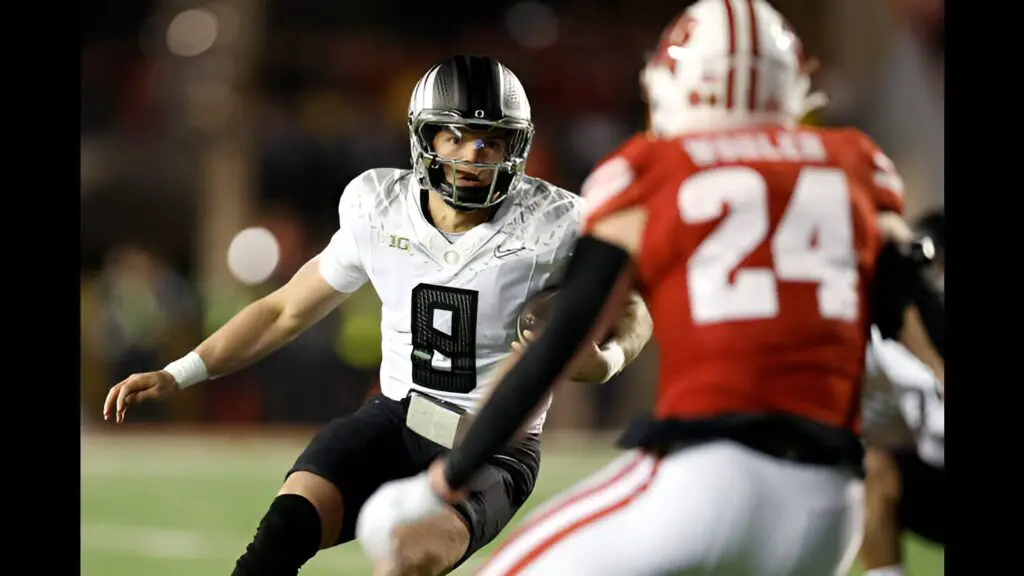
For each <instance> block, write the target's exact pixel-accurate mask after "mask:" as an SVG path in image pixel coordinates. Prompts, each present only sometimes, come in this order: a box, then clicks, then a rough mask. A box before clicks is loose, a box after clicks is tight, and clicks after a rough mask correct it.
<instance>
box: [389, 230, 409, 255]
mask: <svg viewBox="0 0 1024 576" xmlns="http://www.w3.org/2000/svg"><path fill="white" fill-rule="evenodd" d="M388 248H397V249H398V250H403V251H406V252H408V251H409V239H408V238H405V237H402V236H395V235H394V234H388Z"/></svg>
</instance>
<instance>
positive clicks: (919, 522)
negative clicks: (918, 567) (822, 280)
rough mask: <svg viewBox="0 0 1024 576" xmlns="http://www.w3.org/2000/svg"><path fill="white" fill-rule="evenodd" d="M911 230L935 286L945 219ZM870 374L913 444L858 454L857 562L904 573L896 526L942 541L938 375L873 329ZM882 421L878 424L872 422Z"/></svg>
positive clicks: (883, 572)
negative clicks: (928, 251)
mask: <svg viewBox="0 0 1024 576" xmlns="http://www.w3.org/2000/svg"><path fill="white" fill-rule="evenodd" d="M917 230H918V233H919V234H920V235H922V236H927V237H929V238H931V239H932V241H933V245H934V246H935V247H936V255H935V259H934V265H933V266H932V267H931V268H930V270H929V273H930V275H931V280H932V281H933V283H934V286H935V288H936V290H937V291H938V292H940V293H942V292H944V287H945V266H944V263H945V217H944V216H943V214H942V213H941V212H936V213H932V214H929V215H927V216H926V217H925V218H923V219H922V220H921V222H920V223H919V224H918V225H917ZM867 370H868V372H869V373H872V372H874V373H879V372H880V373H882V374H883V375H884V376H885V378H886V379H887V380H888V381H889V382H890V383H891V384H892V392H893V393H894V394H895V400H896V402H897V405H898V406H899V413H900V414H902V416H903V419H904V421H905V422H906V424H907V427H908V428H910V431H911V432H912V433H913V436H914V442H915V445H913V446H907V447H902V446H901V447H895V448H885V447H875V446H869V447H868V449H867V451H866V455H865V468H866V469H867V479H866V482H865V502H866V512H867V513H866V515H865V525H864V541H863V543H862V544H861V549H860V562H861V566H862V568H863V569H864V570H865V576H903V574H904V572H903V563H902V547H903V546H902V542H903V531H904V530H909V531H911V532H913V533H915V534H917V535H918V536H921V537H923V538H925V539H927V540H930V541H932V542H934V543H936V544H938V545H940V546H945V545H946V521H945V510H946V506H945V505H944V503H945V501H946V499H947V497H948V483H947V480H946V450H945V427H946V426H945V423H946V418H945V413H946V408H945V399H944V398H945V394H944V388H943V386H944V384H943V383H944V379H940V378H939V377H938V376H937V375H936V373H935V371H933V369H932V368H930V367H929V366H926V365H925V364H924V363H923V362H921V361H920V360H918V358H917V357H916V356H914V355H913V354H911V353H910V352H909V351H908V350H907V349H906V348H905V347H904V346H903V345H902V344H900V343H899V342H896V341H894V340H889V339H884V338H882V336H881V334H880V332H879V331H878V329H877V328H873V329H872V337H871V345H870V347H869V349H868V354H867ZM879 424H881V422H880V423H879Z"/></svg>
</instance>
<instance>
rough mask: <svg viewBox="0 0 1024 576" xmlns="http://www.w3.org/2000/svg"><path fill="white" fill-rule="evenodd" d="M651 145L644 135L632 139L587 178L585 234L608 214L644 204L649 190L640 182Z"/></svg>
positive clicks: (602, 162)
mask: <svg viewBox="0 0 1024 576" xmlns="http://www.w3.org/2000/svg"><path fill="white" fill-rule="evenodd" d="M650 142H651V141H650V140H649V139H648V138H647V137H646V136H645V135H643V134H637V135H635V136H633V137H632V138H630V139H629V140H627V141H626V143H625V144H623V145H622V146H620V147H619V149H618V150H616V151H615V152H613V153H612V154H610V155H608V157H606V158H605V159H604V160H602V161H601V162H600V163H599V164H598V165H597V167H596V168H594V170H593V171H592V172H591V173H590V175H589V176H587V179H586V180H585V181H584V182H583V187H582V189H581V190H580V196H582V197H583V206H584V208H583V233H584V234H586V233H587V232H589V231H590V229H591V227H592V226H593V224H594V223H595V222H597V221H598V220H601V219H602V218H604V217H606V216H608V215H609V214H613V213H615V212H618V211H620V210H624V209H626V208H629V207H630V206H635V205H637V204H642V203H643V202H644V196H645V192H644V190H645V188H646V187H641V186H640V184H641V182H640V180H641V174H642V173H643V170H644V167H645V159H646V157H647V156H648V149H649V147H650Z"/></svg>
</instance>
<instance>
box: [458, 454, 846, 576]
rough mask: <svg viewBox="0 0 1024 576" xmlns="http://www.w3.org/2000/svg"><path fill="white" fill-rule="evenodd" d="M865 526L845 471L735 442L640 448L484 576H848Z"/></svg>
mask: <svg viewBox="0 0 1024 576" xmlns="http://www.w3.org/2000/svg"><path fill="white" fill-rule="evenodd" d="M862 519H863V483H862V482H861V480H859V479H858V478H856V477H855V476H854V475H852V474H851V473H849V472H845V471H841V470H837V469H834V468H828V467H822V466H810V465H806V464H796V463H793V462H789V461H784V460H780V459H776V458H771V457H769V456H766V455H764V454H761V453H759V452H756V451H754V450H751V449H749V448H747V447H745V446H741V445H739V444H736V443H733V442H728V441H719V442H712V443H708V444H703V445H699V446H694V447H690V448H685V449H682V450H678V451H676V452H673V453H670V454H668V455H667V456H664V457H662V458H660V459H659V458H656V457H654V456H651V455H648V454H645V453H643V452H641V451H639V450H632V451H629V452H627V453H626V454H625V455H624V456H622V457H621V458H618V459H617V460H615V461H614V462H612V463H611V464H610V465H609V466H607V467H606V468H605V469H604V470H602V471H600V472H598V473H597V474H595V475H593V476H592V477H590V478H588V479H586V480H584V481H583V482H581V483H580V484H578V485H577V486H575V487H573V488H571V489H570V490H569V491H568V492H566V493H565V494H564V495H562V496H559V497H557V498H555V499H553V500H552V501H551V502H549V503H546V504H545V505H543V506H542V507H541V508H540V509H539V510H537V511H536V512H534V513H533V514H531V515H530V517H529V518H527V520H526V521H525V522H524V523H523V525H522V526H521V527H520V528H519V529H518V530H517V531H516V532H515V533H513V534H512V535H511V536H510V537H509V538H508V539H507V541H505V542H504V544H503V545H502V546H501V547H500V548H499V549H498V550H497V551H496V552H495V553H494V554H493V555H492V556H491V558H490V559H489V560H488V561H487V563H486V564H485V565H484V566H483V567H482V568H480V570H479V571H478V572H477V574H478V576H497V575H503V576H511V575H519V576H655V575H658V576H661V575H665V576H668V575H672V576H676V575H678V576H688V575H691V574H702V575H722V576H726V575H728V576H748V575H749V576H830V575H833V574H839V575H845V574H846V572H847V571H848V570H849V568H850V565H851V564H852V563H853V560H854V558H855V557H856V554H857V549H858V547H859V546H860V541H861V535H862V534H861V521H862Z"/></svg>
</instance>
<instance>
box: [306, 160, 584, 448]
mask: <svg viewBox="0 0 1024 576" xmlns="http://www.w3.org/2000/svg"><path fill="white" fill-rule="evenodd" d="M421 194H422V192H421V189H420V186H419V184H418V183H417V182H416V178H415V177H413V174H412V171H411V170H399V169H393V168H377V169H373V170H369V171H367V172H364V173H363V174H362V175H360V176H359V177H357V178H356V179H354V180H352V182H351V183H349V185H348V186H347V187H346V188H345V191H344V192H343V193H342V195H341V201H340V202H339V204H338V217H339V221H340V227H339V229H338V231H337V232H336V233H335V234H334V237H333V238H332V239H331V242H330V244H328V246H327V248H326V249H324V251H323V252H322V253H321V254H320V256H319V259H320V273H321V274H322V275H323V277H324V279H325V280H326V281H327V282H328V283H330V284H331V286H333V287H334V288H335V289H336V290H338V291H339V292H345V293H351V292H354V291H355V290H357V289H358V288H359V287H360V286H362V285H363V283H365V282H366V281H367V280H369V281H370V282H371V283H372V284H373V287H374V289H376V291H377V294H378V296H379V297H380V300H381V304H382V311H381V349H382V350H381V352H382V360H381V367H380V387H381V392H382V393H383V394H384V395H385V396H387V397H389V398H392V399H395V400H401V399H402V398H404V397H405V396H406V395H407V394H408V392H409V390H418V391H422V392H424V393H427V394H431V395H433V396H436V397H438V398H442V399H444V400H448V401H449V402H453V403H455V404H458V405H459V406H461V407H463V408H465V409H467V410H470V411H473V410H475V409H476V405H477V402H478V401H479V399H480V397H481V395H482V394H483V392H484V390H485V389H486V388H487V386H489V385H490V384H491V381H490V380H491V379H490V375H491V372H492V371H493V370H494V368H495V367H496V366H497V365H498V363H499V362H500V361H501V360H502V359H503V358H505V356H507V355H508V353H509V352H510V350H511V345H512V342H513V341H515V339H516V321H517V319H518V317H519V314H520V312H521V311H522V308H523V305H524V304H525V303H526V301H527V300H529V299H530V298H531V297H533V296H534V295H535V294H537V293H538V292H540V291H541V290H544V289H546V288H549V287H551V286H554V285H555V284H557V283H558V282H559V281H560V279H561V273H562V271H563V270H564V266H565V264H567V263H568V260H569V256H571V254H572V250H573V247H574V245H575V243H576V240H577V238H578V237H579V230H580V216H581V210H582V199H580V197H579V196H576V195H574V194H572V193H570V192H567V191H566V190H563V189H561V188H558V187H556V186H553V185H551V184H549V183H547V182H545V181H543V180H538V179H536V178H529V177H524V178H522V179H521V180H520V181H519V185H518V186H517V187H516V188H515V189H513V190H511V191H510V192H509V195H508V198H506V199H505V201H504V202H502V204H501V206H500V207H499V208H498V211H497V213H496V214H495V216H494V218H492V219H491V221H490V222H486V223H483V224H480V225H479V226H477V227H475V228H473V229H472V230H470V231H468V232H465V233H463V234H461V235H459V236H457V237H456V236H455V235H451V234H449V235H448V237H446V235H445V234H442V233H441V232H440V231H439V230H438V229H437V228H435V227H434V226H433V225H432V224H431V223H430V222H429V221H428V220H427V218H426V217H425V216H424V214H423V210H422V196H421ZM449 238H451V239H450V240H449ZM547 403H548V404H549V405H550V398H548V400H547ZM545 412H546V407H545V410H543V411H541V413H540V416H539V417H538V418H537V420H536V421H534V422H533V424H532V425H531V427H530V430H531V431H533V432H539V431H540V429H541V426H542V425H543V422H544V417H545Z"/></svg>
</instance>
